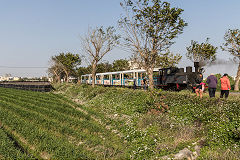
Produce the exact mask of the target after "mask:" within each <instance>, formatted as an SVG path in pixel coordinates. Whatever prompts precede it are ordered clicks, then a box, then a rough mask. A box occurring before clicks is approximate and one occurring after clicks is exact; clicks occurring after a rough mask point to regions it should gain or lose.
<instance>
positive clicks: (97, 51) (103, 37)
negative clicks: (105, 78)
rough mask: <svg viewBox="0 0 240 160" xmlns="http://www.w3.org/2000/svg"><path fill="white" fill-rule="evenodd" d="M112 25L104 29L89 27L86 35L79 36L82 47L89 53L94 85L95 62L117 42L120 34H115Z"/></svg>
mask: <svg viewBox="0 0 240 160" xmlns="http://www.w3.org/2000/svg"><path fill="white" fill-rule="evenodd" d="M115 32H116V31H115V29H114V28H113V27H108V28H106V29H104V28H103V27H100V28H98V27H96V28H95V29H92V28H89V29H88V33H87V35H85V37H81V40H82V47H83V49H84V51H85V53H87V54H88V55H89V59H90V62H91V66H92V79H93V81H92V86H93V87H94V86H95V77H96V70H97V64H98V62H99V61H101V60H102V58H103V57H104V56H105V55H106V54H107V53H108V52H110V51H111V50H112V49H113V48H114V47H115V46H116V45H118V44H119V38H120V36H119V35H117V34H115Z"/></svg>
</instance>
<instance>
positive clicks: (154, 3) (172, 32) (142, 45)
mask: <svg viewBox="0 0 240 160" xmlns="http://www.w3.org/2000/svg"><path fill="white" fill-rule="evenodd" d="M121 6H122V7H123V9H124V10H125V11H126V17H123V18H121V20H120V26H121V28H122V29H123V31H124V34H125V35H124V36H125V37H124V38H125V46H127V47H129V48H130V49H131V50H132V51H133V53H137V54H138V55H139V57H140V58H141V61H142V65H143V67H144V69H145V70H146V73H147V75H148V77H149V87H150V89H153V87H154V84H153V69H154V67H155V66H156V63H157V58H158V57H159V55H160V54H161V53H162V52H163V51H166V50H167V49H168V48H169V47H170V46H171V45H172V44H173V43H174V42H173V41H172V40H173V39H174V38H175V37H177V35H178V34H180V33H182V31H183V28H184V27H185V26H186V25H187V24H186V23H185V22H184V21H183V19H182V18H181V17H180V15H181V13H182V11H183V10H182V9H179V8H171V7H170V3H168V2H161V0H124V1H123V3H121Z"/></svg>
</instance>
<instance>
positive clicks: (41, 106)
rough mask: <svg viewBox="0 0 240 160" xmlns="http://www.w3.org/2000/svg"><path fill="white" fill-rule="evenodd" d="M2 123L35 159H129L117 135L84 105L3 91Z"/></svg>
mask: <svg viewBox="0 0 240 160" xmlns="http://www.w3.org/2000/svg"><path fill="white" fill-rule="evenodd" d="M77 107H79V109H76V108H77ZM0 122H1V124H2V128H3V130H4V131H5V132H6V133H8V134H9V135H11V136H12V137H14V139H15V141H16V142H18V143H19V144H20V145H21V146H22V147H23V148H24V150H25V151H27V153H28V154H31V155H32V156H33V157H35V158H43V159H50V158H51V159H55V158H57V159H59V158H64V159H65V158H75V159H81V158H82V159H85V158H88V159H90V158H100V157H101V158H102V157H104V158H108V157H109V156H111V157H115V158H125V157H122V155H121V153H122V151H124V150H125V149H126V145H125V144H124V143H123V141H122V139H121V138H120V137H119V136H118V135H117V134H115V133H113V132H111V130H109V129H107V128H106V127H105V126H104V125H103V124H101V123H100V122H99V121H97V120H96V119H93V118H92V117H91V116H90V115H89V114H88V113H87V112H85V111H84V110H81V106H80V105H76V104H75V103H71V101H68V100H67V99H64V98H63V97H62V96H58V95H55V94H52V93H37V92H29V91H22V90H14V89H5V88H0ZM4 145H5V144H4ZM1 147H2V146H1ZM3 147H4V146H3ZM4 152H9V151H8V150H4ZM4 152H3V153H4ZM7 154H8V153H6V154H5V153H4V154H1V156H3V157H4V158H8V157H5V155H7Z"/></svg>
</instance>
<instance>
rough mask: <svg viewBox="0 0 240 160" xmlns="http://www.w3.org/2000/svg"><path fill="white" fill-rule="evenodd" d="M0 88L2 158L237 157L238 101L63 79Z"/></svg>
mask: <svg viewBox="0 0 240 160" xmlns="http://www.w3.org/2000/svg"><path fill="white" fill-rule="evenodd" d="M55 87H56V91H54V92H52V93H40V92H31V91H23V90H15V89H7V88H0V126H1V128H0V140H1V145H0V158H1V159H16V158H17V159H33V158H35V159H162V158H163V157H164V156H168V157H170V158H171V157H174V155H175V154H177V153H178V152H179V151H180V150H182V149H184V148H189V149H190V150H191V151H194V145H195V144H199V146H201V153H200V155H198V159H239V158H238V157H239V156H240V154H239V153H240V150H239V149H238V148H239V146H240V142H239V139H240V134H239V133H240V132H239V131H240V118H239V117H240V111H239V106H240V101H239V100H240V98H239V96H238V94H234V95H233V94H232V95H231V96H230V97H229V99H228V100H225V99H219V98H214V99H209V98H208V96H207V94H205V96H204V98H203V99H199V98H196V96H195V94H193V93H191V92H189V91H183V92H166V91H161V90H156V91H154V92H146V91H143V90H131V89H124V88H105V87H98V86H97V87H95V88H92V87H91V86H86V85H74V84H63V85H59V86H55Z"/></svg>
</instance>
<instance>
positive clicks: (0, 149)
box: [0, 128, 31, 159]
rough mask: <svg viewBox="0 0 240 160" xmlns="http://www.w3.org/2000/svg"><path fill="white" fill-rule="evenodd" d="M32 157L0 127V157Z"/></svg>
mask: <svg viewBox="0 0 240 160" xmlns="http://www.w3.org/2000/svg"><path fill="white" fill-rule="evenodd" d="M16 158H19V159H27V158H31V157H30V156H28V155H27V154H25V153H24V151H22V150H21V148H19V146H18V145H17V144H16V143H15V142H14V141H13V140H12V139H11V137H9V136H8V135H7V134H6V133H5V132H4V131H3V130H2V129H1V128H0V159H16Z"/></svg>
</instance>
